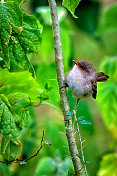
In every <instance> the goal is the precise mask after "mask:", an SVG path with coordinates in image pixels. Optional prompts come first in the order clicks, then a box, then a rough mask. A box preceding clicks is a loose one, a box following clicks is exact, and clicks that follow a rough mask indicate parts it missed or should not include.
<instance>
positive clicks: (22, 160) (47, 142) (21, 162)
mask: <svg viewBox="0 0 117 176" xmlns="http://www.w3.org/2000/svg"><path fill="white" fill-rule="evenodd" d="M43 142H44V131H43V134H42V138H41V145H40V148H39V149H38V150H37V152H36V153H35V154H34V155H32V156H30V157H29V158H26V159H18V158H17V159H15V160H10V161H8V160H6V161H0V163H4V164H6V165H9V164H11V163H20V164H24V163H25V162H26V161H28V160H30V159H32V158H34V157H35V156H37V155H38V154H39V152H40V151H41V149H42V148H43V147H44V145H46V144H47V145H51V143H50V142H49V141H46V142H45V143H43Z"/></svg>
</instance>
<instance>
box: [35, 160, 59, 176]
mask: <svg viewBox="0 0 117 176" xmlns="http://www.w3.org/2000/svg"><path fill="white" fill-rule="evenodd" d="M45 168H46V169H45ZM55 171H56V162H55V161H54V160H53V159H52V158H49V157H45V158H42V159H41V160H40V161H39V163H38V164H37V168H36V172H35V174H34V176H42V175H53V174H54V172H55Z"/></svg>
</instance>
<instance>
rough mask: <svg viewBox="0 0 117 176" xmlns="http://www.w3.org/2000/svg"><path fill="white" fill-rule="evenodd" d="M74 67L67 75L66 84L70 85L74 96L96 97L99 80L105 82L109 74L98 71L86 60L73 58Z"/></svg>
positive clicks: (81, 97) (78, 97)
mask: <svg viewBox="0 0 117 176" xmlns="http://www.w3.org/2000/svg"><path fill="white" fill-rule="evenodd" d="M73 62H74V64H75V65H74V66H73V68H72V69H71V70H70V71H69V72H68V73H67V74H66V76H65V86H66V87H69V88H70V90H71V91H72V93H73V96H74V97H75V98H76V99H77V103H78V101H79V100H80V99H83V98H87V97H90V96H92V97H93V98H94V99H96V95H97V82H105V81H107V80H108V78H109V76H108V75H106V74H105V73H103V72H98V73H96V70H95V68H94V67H93V66H92V64H91V63H89V62H88V61H85V60H81V61H78V62H77V61H76V60H73Z"/></svg>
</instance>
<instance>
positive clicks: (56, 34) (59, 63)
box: [48, 0, 82, 176]
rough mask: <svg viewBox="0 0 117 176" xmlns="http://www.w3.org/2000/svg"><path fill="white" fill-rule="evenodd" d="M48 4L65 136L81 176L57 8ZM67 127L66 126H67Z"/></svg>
mask: <svg viewBox="0 0 117 176" xmlns="http://www.w3.org/2000/svg"><path fill="white" fill-rule="evenodd" d="M48 2H49V6H50V13H51V18H52V29H53V38H54V49H55V61H56V70H57V80H58V84H59V92H60V98H61V104H62V110H63V115H64V122H65V129H66V136H67V140H68V144H69V150H70V153H71V158H72V162H73V165H74V170H75V175H76V176H82V168H81V163H80V159H79V157H78V155H79V153H78V149H77V145H76V141H75V137H74V132H73V127H72V119H71V117H70V116H69V104H68V99H67V94H66V89H65V86H64V66H63V57H62V49H61V41H60V28H59V22H58V16H57V8H56V2H55V0H48ZM67 127H68V128H67Z"/></svg>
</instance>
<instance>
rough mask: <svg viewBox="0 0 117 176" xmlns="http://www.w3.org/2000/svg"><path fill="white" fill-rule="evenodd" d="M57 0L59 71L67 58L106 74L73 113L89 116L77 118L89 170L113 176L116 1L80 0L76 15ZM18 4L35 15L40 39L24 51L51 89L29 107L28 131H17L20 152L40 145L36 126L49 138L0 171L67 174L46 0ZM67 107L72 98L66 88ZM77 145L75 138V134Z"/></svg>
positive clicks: (116, 166)
mask: <svg viewBox="0 0 117 176" xmlns="http://www.w3.org/2000/svg"><path fill="white" fill-rule="evenodd" d="M61 4H62V1H61V0H57V6H58V17H59V23H60V29H61V42H62V50H63V58H64V67H65V73H67V72H68V71H69V70H70V69H71V68H72V66H73V63H72V60H73V59H75V60H88V61H89V62H91V63H92V64H93V65H94V66H95V68H96V70H97V71H104V72H105V73H106V74H108V75H109V76H110V79H109V81H108V82H106V83H98V95H97V99H96V101H95V100H93V99H92V98H90V99H88V100H81V101H80V103H79V105H78V108H77V116H78V117H80V116H82V117H83V118H84V119H85V120H88V121H91V125H86V124H85V125H83V124H80V130H81V135H82V140H86V141H85V142H84V143H83V144H84V148H83V149H84V156H85V160H86V161H87V170H88V175H89V176H117V2H116V0H113V1H110V0H81V2H80V4H79V6H78V7H77V9H76V11H75V15H76V16H78V18H73V17H72V15H71V14H70V13H69V12H68V11H67V10H66V9H65V8H63V7H62V6H61ZM23 8H24V9H25V11H26V12H27V13H28V14H33V15H35V16H36V17H37V18H38V19H39V21H40V23H41V24H42V26H43V34H42V45H41V48H40V52H39V54H38V55H36V56H34V55H31V56H30V61H31V63H32V65H33V67H34V69H35V71H36V79H37V81H38V82H39V84H40V85H41V87H45V88H47V89H48V88H49V89H51V91H50V93H49V97H50V98H49V100H48V101H45V102H43V104H42V105H41V106H39V107H36V108H33V109H32V108H31V109H30V113H31V116H32V121H31V123H30V132H29V131H28V130H25V131H23V132H22V139H21V140H22V141H23V146H22V154H21V156H20V157H22V158H25V157H28V156H30V155H32V154H34V153H35V152H36V151H37V149H38V148H39V146H40V140H41V137H42V131H43V130H44V131H45V137H44V139H45V140H49V141H50V142H51V144H52V145H51V146H49V145H47V146H44V148H43V149H42V150H41V152H40V153H39V155H38V156H37V157H35V158H33V159H32V160H30V161H28V162H27V163H26V164H24V165H19V164H12V165H9V166H6V165H4V164H0V173H1V174H0V175H1V176H7V175H9V176H16V175H17V176H24V175H29V176H32V175H34V176H42V175H43V176H46V175H47V176H67V175H70V176H72V175H74V173H73V166H72V162H71V158H70V154H69V151H68V145H67V140H66V136H65V134H64V132H65V129H64V121H63V115H62V112H61V105H60V98H59V92H58V84H57V80H56V67H55V61H54V50H53V38H52V28H51V20H50V15H49V7H48V2H47V0H31V1H29V0H28V1H27V2H26V3H25V4H24V5H23ZM68 98H69V103H70V109H71V111H72V110H73V108H74V105H75V102H76V100H75V99H74V98H73V97H72V94H71V92H70V91H69V90H68ZM76 140H77V144H78V147H79V149H80V146H79V140H78V135H77V134H76Z"/></svg>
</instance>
